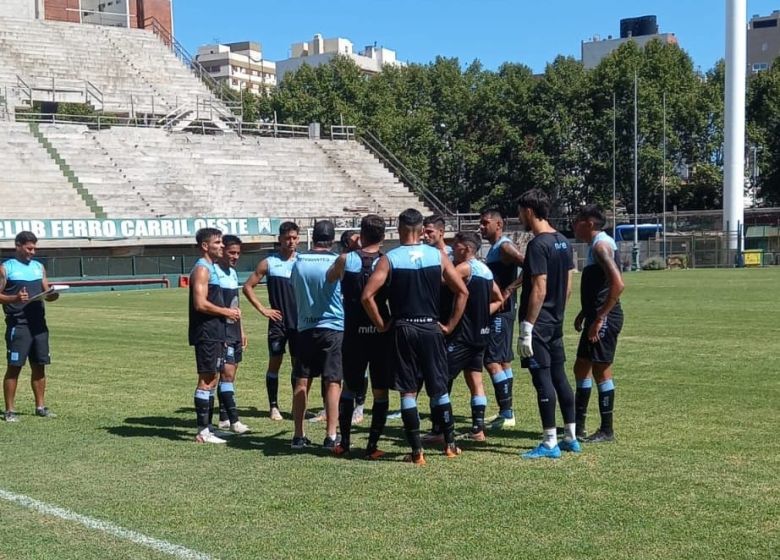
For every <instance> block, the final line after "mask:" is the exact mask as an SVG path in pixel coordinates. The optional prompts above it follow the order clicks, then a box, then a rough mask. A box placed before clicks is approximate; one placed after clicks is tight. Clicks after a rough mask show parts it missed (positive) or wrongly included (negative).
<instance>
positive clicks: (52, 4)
mask: <svg viewBox="0 0 780 560" xmlns="http://www.w3.org/2000/svg"><path fill="white" fill-rule="evenodd" d="M20 1H22V0H0V13H2V10H3V9H4V8H5V5H6V4H7V3H8V2H11V3H12V4H13V3H18V2H20ZM23 1H24V2H28V3H29V4H31V5H32V6H34V5H35V0H23ZM126 1H127V4H128V5H129V8H128V9H129V12H130V27H138V28H143V27H144V22H145V21H146V19H147V18H150V17H154V18H155V19H157V21H159V22H160V23H161V24H162V25H163V27H165V28H166V29H168V30H169V31H171V32H173V13H172V11H171V0H126ZM43 2H44V6H45V17H46V19H50V20H55V21H69V22H72V23H80V22H81V17H80V15H79V9H80V7H81V6H80V1H79V0H43ZM87 4H89V2H87ZM85 9H90V8H89V6H85Z"/></svg>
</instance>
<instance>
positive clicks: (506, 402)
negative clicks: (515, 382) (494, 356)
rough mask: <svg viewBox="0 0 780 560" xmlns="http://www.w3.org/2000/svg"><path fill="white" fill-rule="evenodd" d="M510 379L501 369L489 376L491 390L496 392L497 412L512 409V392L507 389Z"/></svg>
mask: <svg viewBox="0 0 780 560" xmlns="http://www.w3.org/2000/svg"><path fill="white" fill-rule="evenodd" d="M510 379H511V378H508V377H507V376H506V373H504V372H503V371H502V372H500V373H498V374H496V375H494V376H491V380H492V382H493V390H494V391H495V392H496V402H497V403H498V410H499V412H506V411H511V410H512V393H511V392H510V390H509V384H510Z"/></svg>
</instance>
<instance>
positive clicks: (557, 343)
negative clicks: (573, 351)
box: [520, 323, 566, 369]
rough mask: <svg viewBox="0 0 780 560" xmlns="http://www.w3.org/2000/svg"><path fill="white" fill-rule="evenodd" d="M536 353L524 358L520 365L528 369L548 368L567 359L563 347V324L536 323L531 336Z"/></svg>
mask: <svg viewBox="0 0 780 560" xmlns="http://www.w3.org/2000/svg"><path fill="white" fill-rule="evenodd" d="M531 343H532V344H533V349H534V355H533V356H531V357H530V358H523V359H522V360H521V361H520V365H521V366H522V367H524V368H528V369H540V368H548V367H550V366H551V365H552V364H562V363H564V362H565V361H566V351H565V349H564V348H563V327H562V326H561V325H544V324H541V325H540V324H538V323H537V324H536V325H535V326H534V330H533V336H532V338H531Z"/></svg>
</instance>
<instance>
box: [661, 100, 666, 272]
mask: <svg viewBox="0 0 780 560" xmlns="http://www.w3.org/2000/svg"><path fill="white" fill-rule="evenodd" d="M663 145H664V149H663V166H664V169H663V174H662V175H661V184H662V186H663V199H664V202H663V229H662V230H661V238H662V240H663V241H662V242H663V244H664V250H663V255H664V263H665V262H666V256H667V255H666V92H664V141H663Z"/></svg>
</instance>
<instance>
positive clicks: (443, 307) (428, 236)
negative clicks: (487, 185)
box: [420, 214, 453, 445]
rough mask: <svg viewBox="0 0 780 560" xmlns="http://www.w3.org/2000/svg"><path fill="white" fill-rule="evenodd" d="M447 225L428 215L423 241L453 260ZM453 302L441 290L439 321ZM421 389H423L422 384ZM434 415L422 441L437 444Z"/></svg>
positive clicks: (439, 440)
mask: <svg viewBox="0 0 780 560" xmlns="http://www.w3.org/2000/svg"><path fill="white" fill-rule="evenodd" d="M445 226H446V223H445V221H444V218H443V217H442V216H440V215H438V214H434V215H432V216H427V217H426V218H425V219H424V220H423V231H422V240H423V243H425V244H427V245H430V246H431V247H434V248H436V249H438V250H439V251H441V253H442V256H443V257H445V258H447V259H449V260H450V261H452V247H450V246H449V245H447V244H446V243H445V242H444V230H445ZM452 303H453V295H452V292H451V291H450V290H441V293H440V295H439V321H441V322H443V323H446V322H447V321H448V320H449V317H450V314H451V313H452ZM421 383H422V381H421ZM420 389H422V386H421V387H420ZM431 406H433V401H431ZM433 417H434V414H433V408H431V422H432V425H431V430H430V431H429V432H428V433H426V434H423V436H422V437H421V441H422V442H423V443H424V444H425V445H436V444H441V443H443V442H444V434H443V433H442V428H441V426H440V425H439V424H437V423H436V422H435V421H434V420H433Z"/></svg>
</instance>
